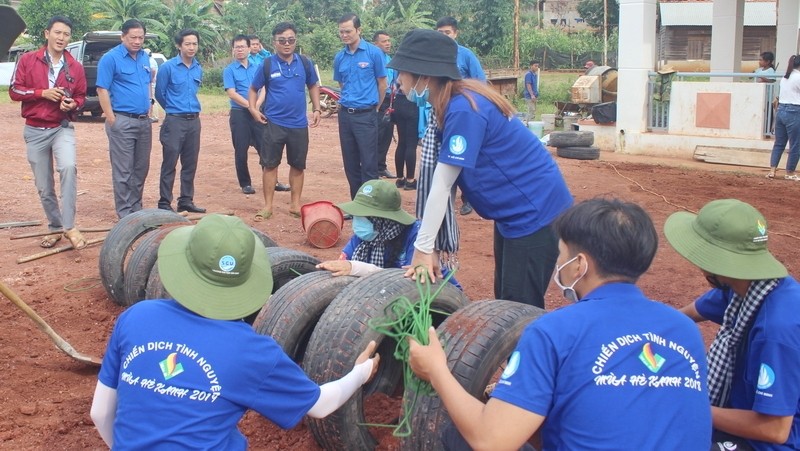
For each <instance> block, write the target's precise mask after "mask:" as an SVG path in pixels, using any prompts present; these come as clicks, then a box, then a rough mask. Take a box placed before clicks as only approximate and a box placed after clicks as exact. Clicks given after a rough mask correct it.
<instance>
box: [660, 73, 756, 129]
mask: <svg viewBox="0 0 800 451" xmlns="http://www.w3.org/2000/svg"><path fill="white" fill-rule="evenodd" d="M764 88H765V85H764V84H762V83H727V82H689V81H677V82H673V83H672V92H671V95H670V105H669V133H670V134H678V135H692V136H712V137H720V138H741V139H761V138H762V136H763V124H764V95H765V91H764ZM698 93H730V94H731V108H730V128H728V129H720V128H705V127H697V126H696V125H695V121H696V119H697V94H698Z"/></svg>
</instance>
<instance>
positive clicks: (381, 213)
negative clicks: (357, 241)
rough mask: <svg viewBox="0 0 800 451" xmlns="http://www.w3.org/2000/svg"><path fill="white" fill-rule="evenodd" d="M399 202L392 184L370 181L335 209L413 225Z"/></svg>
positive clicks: (382, 181)
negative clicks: (349, 199) (353, 196)
mask: <svg viewBox="0 0 800 451" xmlns="http://www.w3.org/2000/svg"><path fill="white" fill-rule="evenodd" d="M448 39H449V38H448ZM400 201H401V198H400V191H398V190H397V187H396V186H394V183H389V182H387V181H386V180H370V181H368V182H365V183H364V184H363V185H361V188H359V189H358V192H357V193H356V197H355V199H353V200H351V201H350V202H344V203H341V204H338V205H337V207H339V208H341V209H342V211H344V212H345V213H350V214H351V215H353V216H372V217H377V218H386V219H391V220H392V221H397V222H399V223H400V224H404V225H409V224H413V223H414V221H416V218H414V217H413V216H411V215H410V214H408V213H406V212H405V211H404V210H403V208H402V207H401V206H400Z"/></svg>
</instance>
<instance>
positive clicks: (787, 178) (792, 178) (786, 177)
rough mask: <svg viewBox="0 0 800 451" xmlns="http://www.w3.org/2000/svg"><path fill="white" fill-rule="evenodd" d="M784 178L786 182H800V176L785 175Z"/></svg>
mask: <svg viewBox="0 0 800 451" xmlns="http://www.w3.org/2000/svg"><path fill="white" fill-rule="evenodd" d="M783 178H784V179H785V180H795V181H800V176H798V175H797V174H792V175H784V176H783Z"/></svg>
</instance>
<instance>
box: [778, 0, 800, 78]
mask: <svg viewBox="0 0 800 451" xmlns="http://www.w3.org/2000/svg"><path fill="white" fill-rule="evenodd" d="M777 14H778V31H777V36H776V37H777V41H778V42H777V45H776V46H775V62H776V63H778V73H784V72H786V63H787V61H789V57H790V56H792V55H796V54H797V53H798V36H797V29H798V28H800V2H798V1H797V0H778V5H777Z"/></svg>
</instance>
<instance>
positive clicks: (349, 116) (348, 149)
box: [339, 106, 378, 199]
mask: <svg viewBox="0 0 800 451" xmlns="http://www.w3.org/2000/svg"><path fill="white" fill-rule="evenodd" d="M339 144H340V145H341V146H342V162H343V163H344V175H345V177H347V183H348V184H349V185H350V198H351V199H354V198H355V197H356V193H358V188H360V187H361V185H362V184H363V183H364V182H366V181H369V180H374V179H377V178H378V113H377V112H375V111H364V112H362V111H358V112H354V113H348V112H347V107H344V106H342V107H340V108H339Z"/></svg>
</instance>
